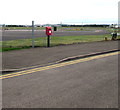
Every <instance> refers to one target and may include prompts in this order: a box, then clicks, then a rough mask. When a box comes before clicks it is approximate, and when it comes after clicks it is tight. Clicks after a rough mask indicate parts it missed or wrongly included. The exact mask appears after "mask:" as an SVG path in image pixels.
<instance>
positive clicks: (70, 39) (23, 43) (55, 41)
mask: <svg viewBox="0 0 120 110" xmlns="http://www.w3.org/2000/svg"><path fill="white" fill-rule="evenodd" d="M105 37H106V38H107V40H111V36H110V35H82V36H64V37H52V36H51V37H50V46H57V45H67V44H74V43H81V42H94V41H104V40H105ZM119 38H120V36H119ZM34 44H35V47H46V46H47V37H40V38H35V39H34ZM0 47H1V48H0V51H1V52H4V51H11V50H19V49H26V48H31V47H32V39H21V40H10V41H2V42H0Z"/></svg>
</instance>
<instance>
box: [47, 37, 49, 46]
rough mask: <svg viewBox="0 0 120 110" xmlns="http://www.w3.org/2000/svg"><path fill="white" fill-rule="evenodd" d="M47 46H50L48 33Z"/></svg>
mask: <svg viewBox="0 0 120 110" xmlns="http://www.w3.org/2000/svg"><path fill="white" fill-rule="evenodd" d="M47 47H50V36H49V35H48V40H47Z"/></svg>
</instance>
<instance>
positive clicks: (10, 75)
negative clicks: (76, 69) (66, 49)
mask: <svg viewBox="0 0 120 110" xmlns="http://www.w3.org/2000/svg"><path fill="white" fill-rule="evenodd" d="M117 54H120V52H113V53H107V54H103V55H97V56H91V57H88V58H82V59H78V60H73V61H68V62H63V63H59V64H54V65H50V66H45V67H39V68H34V69H29V70H24V71H20V72H15V73H10V74H5V75H2V76H0V79H7V78H12V77H16V76H21V75H25V74H30V73H34V72H38V71H44V70H48V69H53V68H58V67H63V66H67V65H72V64H76V63H80V62H85V61H90V60H94V59H99V58H103V57H107V56H112V55H117Z"/></svg>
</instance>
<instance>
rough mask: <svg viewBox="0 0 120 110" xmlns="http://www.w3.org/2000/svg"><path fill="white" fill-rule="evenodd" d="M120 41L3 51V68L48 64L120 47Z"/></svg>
mask: <svg viewBox="0 0 120 110" xmlns="http://www.w3.org/2000/svg"><path fill="white" fill-rule="evenodd" d="M118 42H119V41H103V42H93V43H80V44H73V45H67V46H65V45H64V46H55V47H50V48H47V47H46V48H34V49H32V48H31V49H24V50H17V51H9V52H3V53H2V68H3V70H9V69H20V68H26V67H31V66H38V65H46V64H48V63H54V62H56V61H59V60H62V59H64V58H67V57H73V56H78V55H85V54H91V53H96V52H103V51H109V50H113V49H118Z"/></svg>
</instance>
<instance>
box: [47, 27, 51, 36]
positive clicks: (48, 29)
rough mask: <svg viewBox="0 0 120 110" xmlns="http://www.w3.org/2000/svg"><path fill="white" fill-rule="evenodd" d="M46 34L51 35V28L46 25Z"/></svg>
mask: <svg viewBox="0 0 120 110" xmlns="http://www.w3.org/2000/svg"><path fill="white" fill-rule="evenodd" d="M46 35H48V36H50V35H52V29H51V27H48V26H47V27H46Z"/></svg>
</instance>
